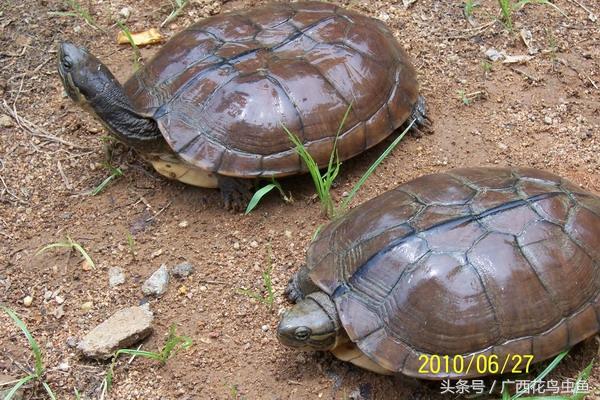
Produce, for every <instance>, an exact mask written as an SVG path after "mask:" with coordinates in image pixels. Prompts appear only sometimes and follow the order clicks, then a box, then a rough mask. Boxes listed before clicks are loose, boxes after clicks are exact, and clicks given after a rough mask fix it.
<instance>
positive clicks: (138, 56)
mask: <svg viewBox="0 0 600 400" xmlns="http://www.w3.org/2000/svg"><path fill="white" fill-rule="evenodd" d="M117 25H118V26H119V28H120V29H121V32H123V34H124V35H125V37H126V38H127V41H128V42H129V44H130V45H131V48H132V49H133V68H134V69H135V70H138V69H139V68H140V66H141V64H140V63H141V60H142V53H141V52H140V48H139V47H138V45H137V44H136V43H135V40H133V37H132V36H131V31H130V30H129V28H128V27H127V25H125V23H124V22H123V21H117ZM117 169H118V168H117ZM119 171H120V170H119ZM121 175H122V174H121Z"/></svg>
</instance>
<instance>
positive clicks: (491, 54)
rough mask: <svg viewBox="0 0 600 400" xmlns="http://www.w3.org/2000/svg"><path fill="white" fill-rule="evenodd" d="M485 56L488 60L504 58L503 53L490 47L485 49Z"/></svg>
mask: <svg viewBox="0 0 600 400" xmlns="http://www.w3.org/2000/svg"><path fill="white" fill-rule="evenodd" d="M485 56H486V57H487V58H488V59H489V60H490V61H498V60H501V59H503V58H504V54H502V53H500V52H499V51H498V50H496V49H493V48H490V49H487V50H486V51H485Z"/></svg>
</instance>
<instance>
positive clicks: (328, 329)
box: [277, 292, 342, 351]
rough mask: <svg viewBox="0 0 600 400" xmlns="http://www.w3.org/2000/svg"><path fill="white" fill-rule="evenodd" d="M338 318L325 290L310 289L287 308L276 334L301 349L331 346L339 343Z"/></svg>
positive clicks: (323, 348)
mask: <svg viewBox="0 0 600 400" xmlns="http://www.w3.org/2000/svg"><path fill="white" fill-rule="evenodd" d="M340 327H341V323H340V319H339V317H338V313H337V309H336V308H335V304H334V303H333V301H332V300H331V297H329V296H328V295H327V294H326V293H324V292H315V293H311V294H309V295H308V296H306V298H304V299H303V300H300V301H299V302H298V303H296V304H295V305H294V307H292V308H291V309H289V310H288V311H286V312H285V313H284V314H283V317H282V318H281V322H280V323H279V326H278V327H277V338H278V339H279V341H280V342H281V343H282V344H283V345H285V346H289V347H295V348H297V349H300V350H323V351H325V350H331V349H333V348H335V347H336V345H337V344H338V340H339V338H340V337H341V336H342V335H341V334H340Z"/></svg>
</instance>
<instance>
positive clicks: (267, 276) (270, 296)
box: [237, 247, 275, 311]
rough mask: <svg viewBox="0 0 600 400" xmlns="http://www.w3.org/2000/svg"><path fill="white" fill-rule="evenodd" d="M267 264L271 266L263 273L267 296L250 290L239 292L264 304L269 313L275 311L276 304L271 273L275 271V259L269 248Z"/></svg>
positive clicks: (240, 290) (239, 290)
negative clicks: (274, 304)
mask: <svg viewBox="0 0 600 400" xmlns="http://www.w3.org/2000/svg"><path fill="white" fill-rule="evenodd" d="M267 263H268V264H269V266H268V267H267V269H265V270H264V271H263V273H262V279H263V286H264V288H265V291H266V294H265V295H263V294H262V293H259V292H256V291H254V290H249V289H238V290H237V292H238V293H239V294H241V295H244V296H246V297H249V298H251V299H255V300H257V301H258V302H260V303H263V304H264V305H266V306H267V308H268V309H269V311H272V310H273V303H274V302H275V291H274V290H273V280H272V278H271V272H272V271H273V257H272V255H271V248H270V247H269V248H268V252H267Z"/></svg>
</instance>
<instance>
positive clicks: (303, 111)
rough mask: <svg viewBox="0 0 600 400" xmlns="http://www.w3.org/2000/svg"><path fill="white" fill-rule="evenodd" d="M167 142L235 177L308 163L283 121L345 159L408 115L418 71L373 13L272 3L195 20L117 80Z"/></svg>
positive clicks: (321, 159)
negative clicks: (126, 76)
mask: <svg viewBox="0 0 600 400" xmlns="http://www.w3.org/2000/svg"><path fill="white" fill-rule="evenodd" d="M124 87H125V92H126V94H127V95H128V97H130V98H131V99H132V102H133V103H134V106H135V107H136V109H137V110H138V111H140V112H142V113H143V114H146V115H149V116H152V117H154V118H155V119H156V120H157V121H158V124H159V127H160V129H161V131H162V132H163V135H164V136H165V138H166V140H167V142H168V143H169V144H170V146H171V147H172V149H173V150H174V151H175V152H176V153H177V154H179V155H180V157H181V158H183V159H184V160H185V161H187V162H189V163H191V164H193V165H196V166H198V167H200V168H202V169H204V170H207V171H210V172H215V173H219V174H222V175H228V176H236V177H260V176H284V175H291V174H295V173H298V172H303V171H305V167H304V165H303V163H302V161H301V160H300V158H299V157H298V155H297V154H296V152H295V150H294V149H293V148H292V144H291V142H290V140H289V138H288V136H287V135H286V133H285V132H284V130H283V129H282V124H283V125H285V126H286V127H287V128H288V129H289V130H291V131H292V132H294V133H295V134H297V135H298V136H299V137H300V139H301V141H302V142H303V143H304V145H305V146H306V148H307V149H308V151H309V152H310V153H311V155H312V156H313V157H314V158H315V159H316V161H317V163H318V164H319V165H324V164H326V163H327V161H328V160H329V154H330V152H331V150H332V147H333V142H334V138H335V135H336V132H337V130H338V127H339V125H340V123H341V121H342V119H343V116H344V113H345V112H346V110H347V109H348V107H349V105H350V104H352V108H351V112H350V114H349V116H348V118H347V120H346V122H345V124H344V127H343V129H342V130H341V132H340V136H339V141H338V149H339V155H340V158H341V159H347V158H350V157H352V156H355V155H356V154H358V153H360V152H362V151H364V150H365V149H367V148H369V147H372V146H374V145H375V144H377V143H378V142H380V141H381V140H383V139H384V138H386V137H387V136H388V135H389V134H391V133H392V132H393V131H394V130H395V129H396V128H398V127H399V126H400V125H401V124H402V123H404V122H405V121H406V119H407V118H408V117H409V115H410V113H411V111H412V108H413V105H414V104H415V103H416V101H417V98H418V87H417V81H416V76H415V71H414V69H413V67H412V66H411V64H410V61H409V59H408V57H407V55H406V53H405V52H404V50H403V49H402V48H401V47H400V45H399V43H398V42H397V40H396V39H395V38H394V37H393V35H392V33H391V32H390V31H389V30H388V29H387V28H386V27H385V25H384V24H383V23H381V22H380V21H378V20H375V19H372V18H369V17H366V16H363V15H360V14H358V13H355V12H352V11H348V10H344V9H342V8H339V7H337V6H334V5H331V4H328V3H319V2H299V3H289V4H282V3H275V4H271V5H267V6H262V7H255V8H251V9H249V10H242V11H236V12H230V13H225V14H222V15H219V16H215V17H210V18H207V19H205V20H202V21H200V22H198V23H196V24H194V25H192V26H190V27H188V28H187V29H185V30H184V31H182V32H180V33H178V34H177V35H175V36H174V37H173V38H172V39H171V40H169V41H168V42H167V43H166V44H165V45H164V46H163V47H162V48H161V49H160V50H159V51H158V53H157V54H156V55H155V56H154V57H153V58H152V60H150V61H149V62H148V63H147V64H146V65H145V67H143V68H142V69H140V70H139V71H138V72H137V73H136V74H134V75H133V76H132V77H131V78H130V79H129V80H128V81H127V82H126V83H125V85H124Z"/></svg>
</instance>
